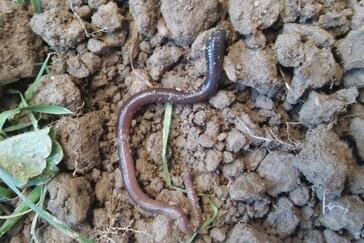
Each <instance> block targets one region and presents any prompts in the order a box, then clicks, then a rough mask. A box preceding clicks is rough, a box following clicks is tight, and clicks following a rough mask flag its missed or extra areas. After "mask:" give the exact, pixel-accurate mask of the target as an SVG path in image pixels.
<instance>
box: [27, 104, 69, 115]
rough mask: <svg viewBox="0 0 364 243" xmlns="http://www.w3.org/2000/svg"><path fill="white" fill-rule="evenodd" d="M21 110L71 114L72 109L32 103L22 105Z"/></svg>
mask: <svg viewBox="0 0 364 243" xmlns="http://www.w3.org/2000/svg"><path fill="white" fill-rule="evenodd" d="M21 111H33V112H39V113H45V114H52V115H67V114H72V111H70V110H68V109H67V108H65V107H62V106H58V105H33V106H28V107H22V108H21Z"/></svg>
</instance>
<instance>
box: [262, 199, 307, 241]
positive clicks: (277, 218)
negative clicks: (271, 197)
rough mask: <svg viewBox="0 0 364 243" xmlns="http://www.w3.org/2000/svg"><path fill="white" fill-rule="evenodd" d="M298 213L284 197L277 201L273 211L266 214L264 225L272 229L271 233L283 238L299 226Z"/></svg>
mask: <svg viewBox="0 0 364 243" xmlns="http://www.w3.org/2000/svg"><path fill="white" fill-rule="evenodd" d="M299 222H300V215H299V211H298V209H297V208H295V206H294V205H293V203H292V202H291V201H290V200H289V199H288V198H286V197H281V198H279V199H278V202H277V204H276V205H275V207H274V208H273V210H272V211H271V212H270V213H269V214H268V217H267V219H266V222H265V223H266V224H268V225H269V226H271V227H272V233H274V234H278V235H279V236H280V237H282V238H284V237H286V236H288V235H290V234H291V233H292V232H293V231H294V230H295V229H296V227H297V226H298V225H299Z"/></svg>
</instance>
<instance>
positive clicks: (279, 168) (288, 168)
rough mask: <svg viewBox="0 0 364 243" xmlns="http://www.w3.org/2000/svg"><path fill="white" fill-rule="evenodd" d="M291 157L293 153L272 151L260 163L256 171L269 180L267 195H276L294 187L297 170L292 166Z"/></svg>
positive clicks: (292, 157)
mask: <svg viewBox="0 0 364 243" xmlns="http://www.w3.org/2000/svg"><path fill="white" fill-rule="evenodd" d="M293 159H294V155H293V154H290V153H285V152H280V151H273V152H271V153H269V154H267V156H266V157H265V158H264V159H263V161H262V162H261V163H260V165H259V167H258V170H257V171H258V173H259V175H260V176H261V177H263V178H265V179H266V180H267V181H268V182H269V189H268V194H269V195H271V196H274V197H276V196H277V195H278V194H279V193H282V192H289V191H291V190H293V189H294V188H295V187H296V184H297V178H298V176H299V172H298V170H297V169H296V168H295V167H294V166H293V163H292V161H293Z"/></svg>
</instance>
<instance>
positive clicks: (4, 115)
mask: <svg viewBox="0 0 364 243" xmlns="http://www.w3.org/2000/svg"><path fill="white" fill-rule="evenodd" d="M19 112H20V109H19V108H16V109H12V110H7V111H4V112H1V113H0V130H2V129H3V126H4V124H5V122H6V120H7V119H9V118H10V117H12V116H15V115H16V114H18V113H19Z"/></svg>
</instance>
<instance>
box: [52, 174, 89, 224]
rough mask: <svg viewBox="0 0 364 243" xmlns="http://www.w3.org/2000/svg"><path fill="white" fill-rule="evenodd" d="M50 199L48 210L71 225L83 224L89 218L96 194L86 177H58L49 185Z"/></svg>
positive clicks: (60, 175) (67, 175) (66, 175)
mask: <svg viewBox="0 0 364 243" xmlns="http://www.w3.org/2000/svg"><path fill="white" fill-rule="evenodd" d="M47 190H48V191H49V195H50V199H49V201H48V204H47V209H48V210H49V211H50V212H52V214H53V215H55V216H56V217H57V218H59V219H60V220H63V221H64V222H66V223H67V224H69V225H72V226H75V225H78V224H81V223H82V222H84V221H85V219H86V218H87V214H88V211H89V209H90V207H91V205H92V203H93V200H94V192H93V189H92V188H91V185H90V183H89V182H88V181H87V180H86V179H85V178H84V177H74V178H72V176H71V175H70V174H64V173H61V174H59V175H57V176H56V177H55V178H54V179H53V180H52V181H51V182H50V183H49V184H48V185H47Z"/></svg>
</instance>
